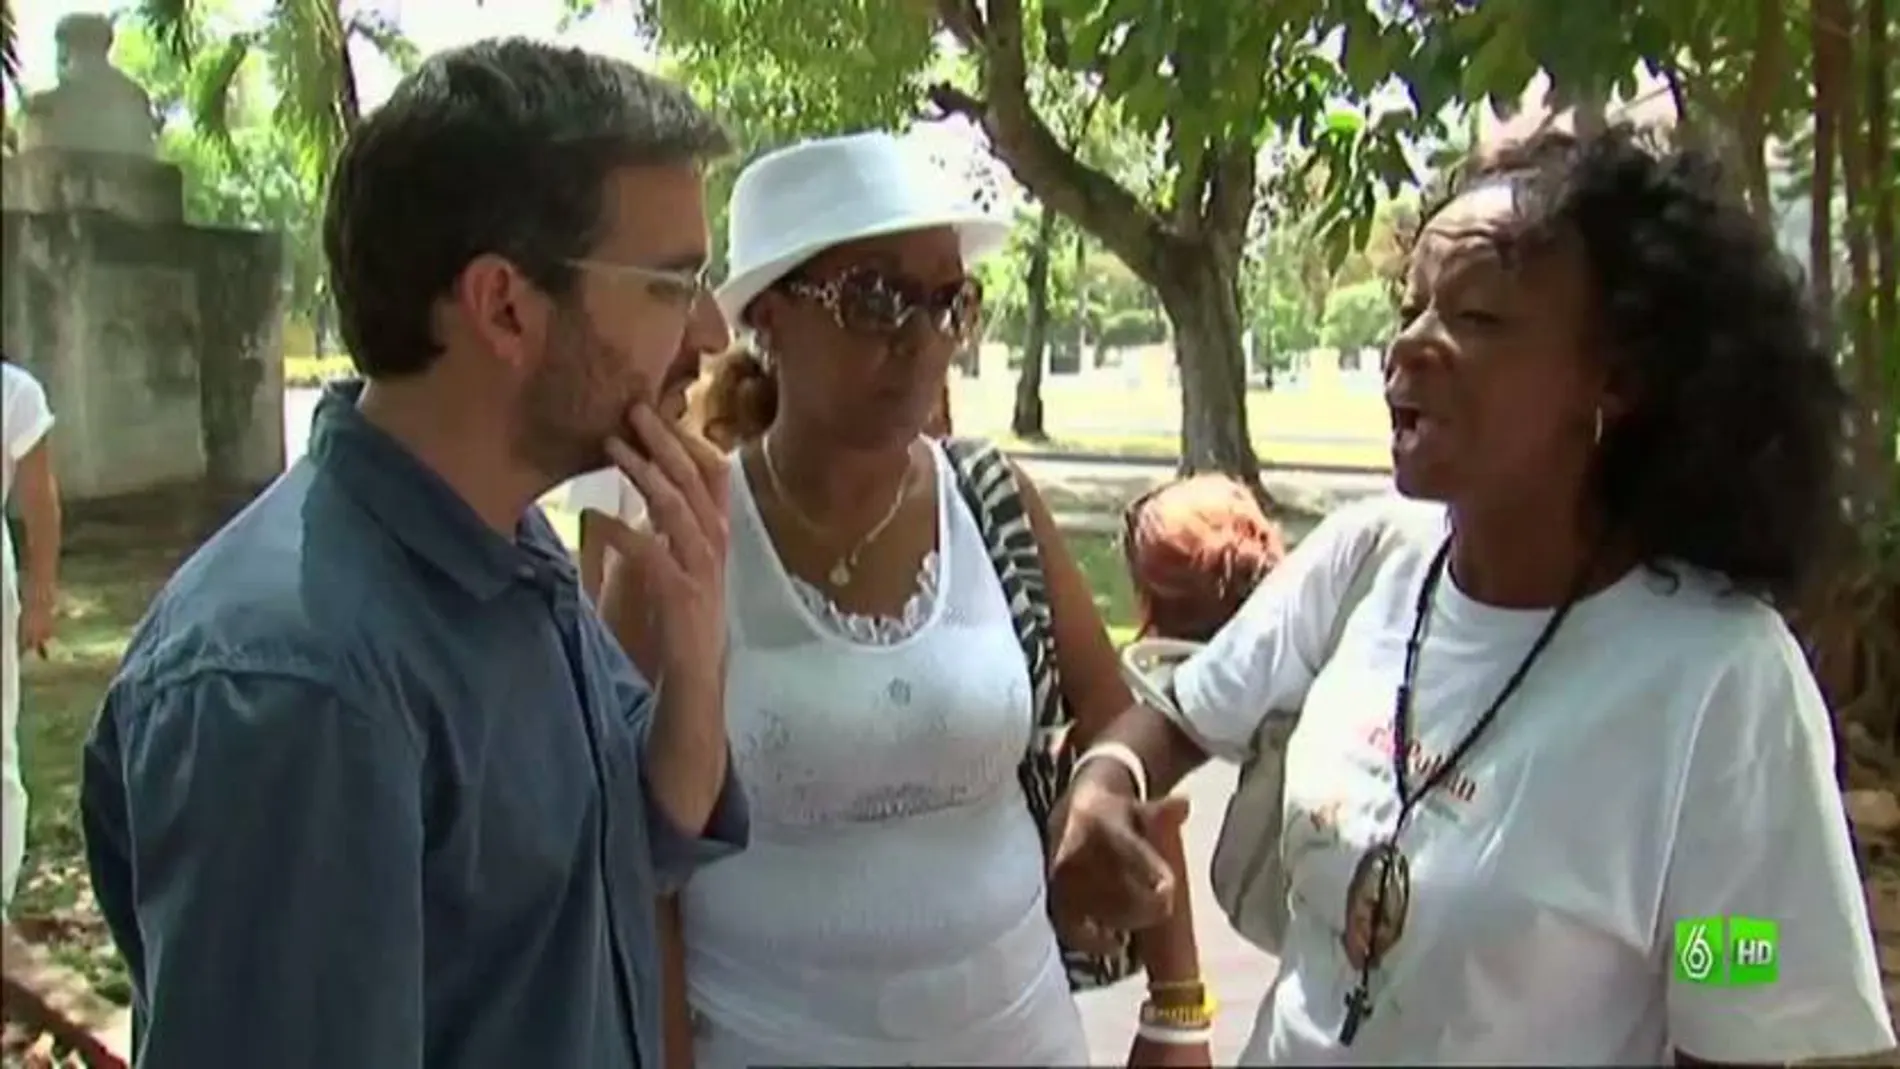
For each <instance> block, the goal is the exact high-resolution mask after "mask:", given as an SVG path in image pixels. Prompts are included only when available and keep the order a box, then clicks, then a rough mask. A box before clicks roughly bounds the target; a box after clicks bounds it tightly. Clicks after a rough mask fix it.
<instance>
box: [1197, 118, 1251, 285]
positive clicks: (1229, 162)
mask: <svg viewBox="0 0 1900 1069" xmlns="http://www.w3.org/2000/svg"><path fill="white" fill-rule="evenodd" d="M1259 168H1260V158H1259V154H1258V153H1257V152H1256V151H1255V150H1254V147H1253V145H1252V144H1251V143H1248V142H1245V141H1242V142H1237V143H1233V144H1228V145H1224V146H1222V148H1221V155H1220V159H1219V160H1217V161H1216V162H1215V165H1214V174H1213V177H1212V178H1211V179H1210V180H1209V189H1208V194H1207V209H1206V214H1205V215H1204V216H1202V229H1203V231H1204V232H1206V233H1210V234H1218V235H1223V236H1224V237H1225V238H1227V239H1228V240H1229V243H1230V244H1231V245H1232V246H1233V247H1232V248H1231V249H1227V250H1224V251H1226V252H1228V253H1229V254H1231V255H1232V256H1234V257H1236V258H1238V257H1239V255H1240V252H1241V249H1242V247H1243V246H1245V244H1246V240H1247V221H1248V220H1249V219H1251V218H1252V217H1253V206H1254V200H1255V198H1256V193H1255V188H1254V187H1255V186H1256V185H1257V184H1258V182H1259V177H1260V175H1259Z"/></svg>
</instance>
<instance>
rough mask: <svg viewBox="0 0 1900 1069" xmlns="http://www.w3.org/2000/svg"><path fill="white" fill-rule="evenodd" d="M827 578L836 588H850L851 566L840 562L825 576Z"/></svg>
mask: <svg viewBox="0 0 1900 1069" xmlns="http://www.w3.org/2000/svg"><path fill="white" fill-rule="evenodd" d="M825 578H826V579H829V580H831V585H832V586H835V587H847V586H850V585H851V565H850V564H849V563H848V562H846V561H839V562H838V563H836V564H834V565H832V566H831V571H830V572H828V573H827V574H826V575H825Z"/></svg>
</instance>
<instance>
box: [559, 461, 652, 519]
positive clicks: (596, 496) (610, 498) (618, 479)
mask: <svg viewBox="0 0 1900 1069" xmlns="http://www.w3.org/2000/svg"><path fill="white" fill-rule="evenodd" d="M567 507H568V509H569V510H570V511H572V512H581V511H583V510H585V509H595V510H597V511H600V512H604V513H606V514H607V515H609V516H616V517H619V519H620V521H621V522H622V523H628V524H633V523H638V522H640V521H641V520H644V519H646V515H647V503H646V501H645V499H643V498H642V497H641V496H640V491H639V490H637V489H635V488H634V485H633V481H632V480H630V479H628V478H627V477H626V476H625V475H623V474H621V472H620V469H619V468H601V469H600V470H598V471H590V472H588V473H587V474H585V475H576V476H575V477H574V478H572V479H570V480H568V484H567Z"/></svg>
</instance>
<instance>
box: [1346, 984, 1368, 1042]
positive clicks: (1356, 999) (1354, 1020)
mask: <svg viewBox="0 0 1900 1069" xmlns="http://www.w3.org/2000/svg"><path fill="white" fill-rule="evenodd" d="M1371 1016H1372V994H1371V992H1369V991H1367V990H1366V985H1365V984H1362V983H1361V984H1354V985H1353V986H1352V990H1351V991H1349V992H1347V993H1346V1019H1345V1021H1344V1022H1342V1023H1341V1024H1340V1026H1339V1045H1340V1046H1342V1047H1350V1046H1352V1041H1353V1039H1354V1038H1356V1037H1357V1036H1358V1035H1359V1026H1360V1025H1362V1024H1365V1023H1366V1018H1368V1017H1371Z"/></svg>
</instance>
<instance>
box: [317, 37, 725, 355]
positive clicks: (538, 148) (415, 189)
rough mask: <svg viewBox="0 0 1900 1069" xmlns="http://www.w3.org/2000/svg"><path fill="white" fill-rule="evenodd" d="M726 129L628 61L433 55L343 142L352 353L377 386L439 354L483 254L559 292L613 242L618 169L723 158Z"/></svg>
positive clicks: (345, 284)
mask: <svg viewBox="0 0 1900 1069" xmlns="http://www.w3.org/2000/svg"><path fill="white" fill-rule="evenodd" d="M730 147H731V145H730V140H729V138H728V137H727V135H726V132H725V130H724V129H723V128H722V127H721V126H720V124H719V122H718V121H717V120H716V119H714V118H713V117H712V116H711V115H710V114H708V113H707V112H706V111H705V110H704V109H702V108H701V107H700V106H699V105H698V104H696V103H694V101H693V99H692V97H691V96H689V95H688V94H687V92H686V91H685V90H684V89H682V88H681V87H679V86H678V85H675V84H673V83H671V82H668V81H666V80H665V79H663V78H659V77H657V76H655V75H651V74H648V73H646V72H644V71H641V70H640V69H638V68H636V67H634V66H632V65H631V64H628V63H623V62H621V61H619V60H614V59H609V58H607V57H604V56H599V55H594V54H591V53H588V52H584V51H581V50H580V49H576V48H561V47H556V46H553V45H546V44H540V43H537V42H534V41H528V40H523V39H519V38H516V39H508V40H494V41H482V42H479V43H477V44H473V45H469V46H467V47H465V48H458V49H453V50H451V51H447V52H441V53H438V54H436V55H434V56H431V57H430V58H429V59H428V60H426V61H425V62H424V63H423V64H422V66H421V68H420V69H418V70H417V71H416V72H415V73H413V74H411V75H409V76H408V77H407V78H404V79H403V80H402V83H401V84H400V85H398V86H397V87H396V91H395V93H394V94H393V95H392V96H391V97H390V98H389V101H388V103H386V104H384V105H383V106H382V107H381V108H379V109H377V110H376V111H375V112H374V113H373V114H371V115H369V116H368V117H367V118H365V119H364V120H363V123H362V125H361V126H359V127H358V128H357V129H356V130H355V131H354V132H353V133H352V134H351V135H350V138H349V141H348V143H347V144H346V145H345V146H344V148H343V152H342V154H341V157H340V158H339V159H338V160H337V166H336V172H335V174H334V175H333V176H332V177H331V182H330V192H329V202H328V204H327V206H326V208H325V211H324V219H323V249H324V254H325V256H326V257H327V258H328V259H329V263H330V284H331V290H332V292H333V293H334V294H335V296H336V305H337V313H338V320H339V323H340V326H341V329H342V333H343V340H344V344H346V345H347V346H348V347H349V350H350V353H351V355H352V356H353V357H354V359H355V362H356V367H357V369H358V370H359V371H361V372H362V373H363V375H364V376H365V377H368V378H372V379H374V378H393V377H399V376H403V375H412V374H416V373H419V372H421V371H424V370H426V369H427V368H428V367H429V366H430V365H431V364H432V363H434V362H435V359H436V357H437V356H439V355H440V354H441V351H442V350H441V345H440V342H439V340H438V339H437V338H436V337H435V336H434V333H433V330H432V327H431V309H432V307H433V306H434V304H435V302H436V300H437V299H439V298H440V297H441V296H442V295H443V294H444V293H446V292H447V291H448V289H449V287H450V286H451V285H453V283H454V281H455V279H456V278H457V277H458V276H459V275H460V274H461V273H462V271H463V270H464V269H465V268H466V267H467V266H468V264H469V262H470V261H471V260H473V259H475V258H476V257H477V256H481V255H484V254H489V253H494V254H498V255H501V256H505V257H507V258H508V259H509V260H511V261H513V262H514V263H515V264H516V265H517V266H519V267H520V268H521V270H522V271H523V272H524V273H525V274H527V276H528V277H529V278H532V279H533V280H534V281H535V283H536V284H537V285H539V286H541V287H543V288H545V289H546V290H547V291H548V292H550V293H553V294H556V295H557V296H558V295H564V294H566V293H567V292H568V291H569V290H570V288H571V287H572V286H573V284H574V269H573V267H572V265H571V263H570V261H572V260H574V259H576V258H580V257H584V256H586V255H587V253H588V252H589V251H590V250H591V249H592V248H593V247H594V246H595V245H596V243H597V242H598V241H599V240H600V237H601V233H600V231H601V228H602V226H603V223H604V214H605V208H606V199H605V189H606V181H607V177H608V176H609V175H610V174H611V173H612V172H613V171H614V170H616V169H617V168H621V167H627V166H642V165H662V166H664V165H669V164H690V163H700V162H704V161H707V160H711V159H714V158H717V157H720V156H723V155H725V154H726V153H727V152H729V151H730Z"/></svg>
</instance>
